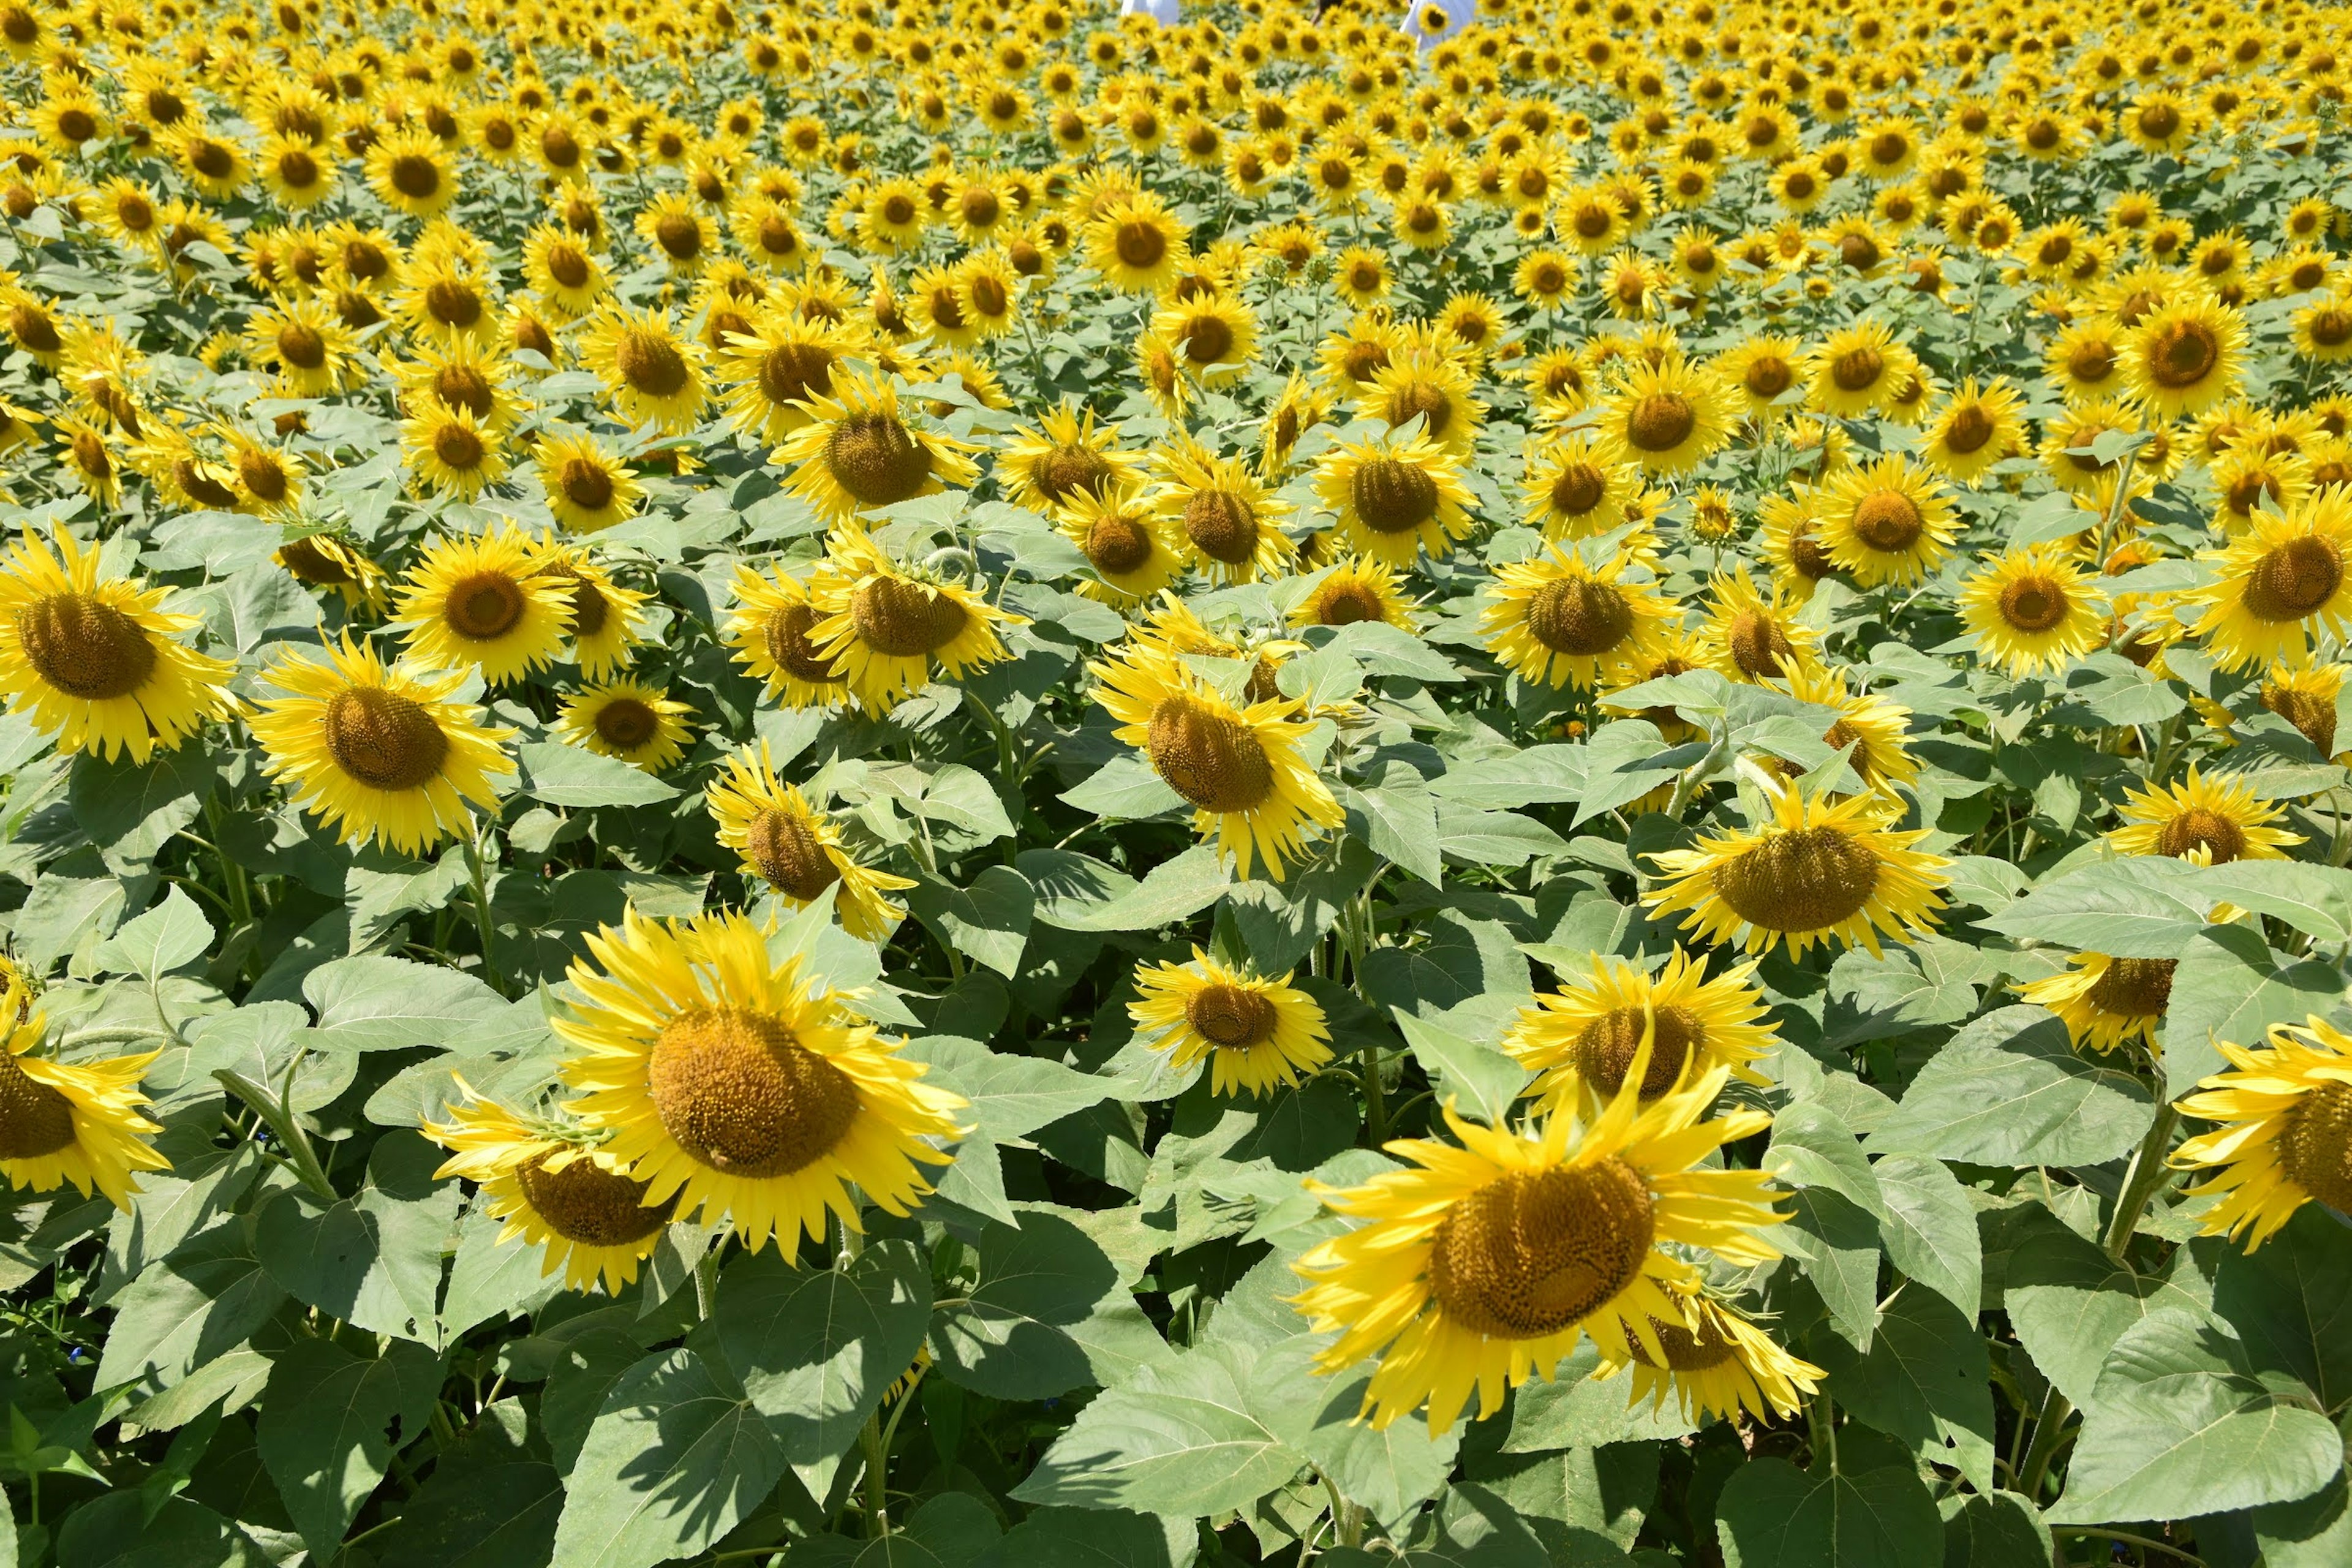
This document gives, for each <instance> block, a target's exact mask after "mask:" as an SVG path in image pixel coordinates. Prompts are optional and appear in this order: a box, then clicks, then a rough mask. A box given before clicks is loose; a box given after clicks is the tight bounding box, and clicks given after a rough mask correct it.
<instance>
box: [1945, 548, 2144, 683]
mask: <svg viewBox="0 0 2352 1568" xmlns="http://www.w3.org/2000/svg"><path fill="white" fill-rule="evenodd" d="M1959 609H1960V616H1961V618H1962V619H1964V620H1965V621H1967V623H1968V626H1969V630H1970V631H1972V632H1974V633H1975V634H1976V638H1977V648H1978V651H1979V654H1980V655H1981V656H1982V657H1983V658H1985V659H1986V661H1987V662H1989V663H1992V664H1996V665H1999V666H2000V668H2002V669H2003V670H2004V671H2006V672H2007V673H2008V674H2009V675H2010V676H2011V679H2023V678H2024V677H2026V676H2029V675H2034V674H2039V673H2048V674H2052V675H2055V674H2056V673H2057V672H2058V671H2060V670H2062V669H2063V668H2066V667H2067V666H2068V665H2070V664H2072V663H2074V660H2076V659H2078V658H2082V657H2083V656H2084V655H2085V654H2088V653H2090V652H2092V651H2093V650H2094V649H2095V648H2098V647H2102V646H2104V645H2105V642H2106V640H2107V616H2108V606H2107V596H2106V595H2105V594H2104V593H2102V592H2100V590H2099V587H2098V579H2097V578H2095V576H2093V575H2091V574H2089V573H2088V572H2087V571H2085V570H2084V563H2083V562H2082V561H2081V559H2080V558H2079V557H2077V556H2076V555H2075V554H2074V552H2073V551H2072V550H2070V549H2069V548H2068V547H2067V546H2066V544H2065V543H2064V542H2063V541H2057V540H2052V541H2048V542H2042V543H2039V544H2028V545H2021V546H2020V547H2019V548H2017V549H2014V550H2011V551H2007V552H2004V553H2002V554H2000V555H1988V556H1986V557H1985V567H1984V569H1983V570H1982V571H1980V572H1978V573H1976V574H1974V575H1972V576H1971V577H1969V580H1968V583H1967V584H1966V585H1965V586H1963V587H1962V588H1961V589H1960V595H1959Z"/></svg>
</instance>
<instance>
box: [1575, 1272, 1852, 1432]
mask: <svg viewBox="0 0 2352 1568" xmlns="http://www.w3.org/2000/svg"><path fill="white" fill-rule="evenodd" d="M1668 1299H1669V1300H1671V1301H1672V1302H1673V1303H1674V1304H1675V1309H1676V1310H1675V1312H1674V1313H1673V1315H1671V1316H1669V1317H1664V1318H1649V1319H1645V1320H1643V1321H1641V1322H1638V1323H1637V1322H1635V1321H1633V1320H1632V1319H1631V1318H1630V1317H1627V1318H1620V1319H1609V1320H1604V1321H1598V1322H1596V1323H1594V1324H1593V1343H1594V1344H1595V1345H1596V1346H1598V1347H1599V1349H1600V1352H1601V1370H1600V1371H1599V1372H1597V1373H1594V1375H1595V1376H1596V1377H1607V1376H1610V1375H1612V1374H1613V1373H1616V1372H1618V1371H1620V1370H1621V1369H1622V1368H1623V1367H1625V1366H1626V1365H1628V1364H1629V1363H1630V1364H1631V1365H1632V1367H1633V1389H1632V1392H1631V1393H1630V1394H1629V1395H1628V1402H1629V1405H1639V1404H1641V1403H1642V1402H1643V1400H1644V1399H1647V1400H1648V1401H1649V1402H1650V1406H1651V1408H1652V1409H1656V1408H1657V1407H1658V1406H1659V1405H1663V1404H1664V1402H1665V1399H1666V1396H1667V1395H1668V1394H1673V1395H1674V1397H1675V1401H1676V1403H1677V1404H1678V1405H1680V1406H1681V1408H1682V1412H1683V1418H1684V1419H1685V1420H1686V1421H1689V1422H1691V1423H1693V1424H1694V1425H1697V1424H1703V1423H1705V1422H1707V1421H1710V1420H1717V1419H1720V1420H1725V1421H1734V1422H1736V1421H1738V1418H1739V1413H1740V1412H1741V1411H1743V1410H1744V1411H1746V1412H1747V1413H1748V1415H1752V1416H1754V1417H1755V1418H1756V1419H1757V1420H1758V1421H1762V1422H1769V1421H1775V1420H1783V1421H1784V1420H1787V1419H1788V1418H1789V1417H1790V1416H1792V1415H1796V1414H1797V1412H1798V1410H1799V1409H1801V1407H1802V1405H1803V1401H1804V1396H1805V1395H1806V1394H1811V1393H1813V1392H1814V1391H1815V1390H1816V1389H1818V1388H1819V1387H1820V1386H1821V1384H1822V1379H1823V1378H1825V1377H1827V1376H1828V1375H1829V1374H1828V1373H1825V1372H1823V1371H1822V1369H1821V1368H1820V1367H1817V1366H1815V1365H1813V1364H1812V1363H1811V1362H1807V1361H1800V1360H1799V1359H1798V1358H1797V1357H1795V1356H1793V1355H1790V1353H1789V1352H1787V1351H1785V1350H1783V1349H1781V1348H1780V1345H1779V1344H1778V1343H1776V1342H1774V1340H1773V1338H1772V1336H1771V1335H1769V1334H1768V1333H1766V1332H1765V1331H1763V1330H1762V1329H1761V1328H1759V1327H1758V1326H1757V1325H1756V1324H1754V1323H1752V1322H1750V1321H1748V1319H1746V1318H1745V1317H1743V1316H1741V1315H1740V1314H1739V1312H1738V1311H1737V1310H1735V1309H1733V1308H1732V1307H1731V1306H1729V1305H1728V1304H1727V1303H1726V1302H1724V1301H1722V1300H1718V1299H1717V1297H1715V1296H1714V1295H1712V1294H1710V1293H1709V1292H1707V1291H1706V1289H1703V1288H1695V1289H1675V1290H1673V1291H1670V1292H1668ZM1628 1330H1630V1332H1628Z"/></svg>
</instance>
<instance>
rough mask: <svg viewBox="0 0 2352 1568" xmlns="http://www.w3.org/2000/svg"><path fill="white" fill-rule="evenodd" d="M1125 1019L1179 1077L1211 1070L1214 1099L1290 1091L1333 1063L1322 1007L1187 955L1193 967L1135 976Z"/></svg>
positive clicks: (1293, 990) (1154, 969) (1292, 990)
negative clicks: (1164, 1055)
mask: <svg viewBox="0 0 2352 1568" xmlns="http://www.w3.org/2000/svg"><path fill="white" fill-rule="evenodd" d="M1135 990H1136V999H1135V1000H1134V1001H1133V1002H1130V1003H1129V1004H1128V1008H1127V1012H1128V1016H1129V1017H1130V1018H1131V1019H1133V1020H1134V1022H1135V1026H1136V1028H1137V1031H1138V1032H1139V1033H1140V1034H1143V1035H1144V1036H1145V1037H1146V1042H1145V1043H1146V1044H1148V1045H1150V1047H1151V1048H1152V1049H1153V1050H1156V1051H1161V1052H1165V1053H1167V1054H1168V1056H1169V1057H1170V1058H1171V1061H1172V1062H1173V1064H1174V1066H1175V1067H1176V1068H1178V1069H1180V1070H1187V1071H1189V1070H1190V1069H1192V1068H1195V1067H1198V1066H1199V1065H1200V1064H1201V1062H1202V1060H1203V1059H1204V1058H1205V1059H1206V1060H1207V1061H1208V1063H1209V1088H1210V1090H1211V1092H1213V1093H1215V1094H1239V1093H1243V1092H1246V1093H1248V1094H1251V1095H1254V1096H1263V1095H1267V1094H1271V1093H1273V1092H1274V1091H1275V1090H1276V1089H1288V1088H1291V1087H1293V1086H1295V1085H1296V1084H1297V1082H1298V1080H1299V1079H1300V1078H1301V1077H1304V1076H1307V1075H1311V1074H1313V1073H1315V1072H1316V1071H1318V1069H1320V1068H1322V1066H1323V1064H1324V1063H1326V1062H1328V1061H1329V1060H1330V1059H1331V1045H1330V1040H1331V1031H1330V1029H1329V1028H1328V1026H1326V1025H1325V1023H1324V1019H1323V1007H1322V1005H1321V1004H1320V1003H1318V1002H1317V1001H1316V1000H1315V998H1313V997H1312V996H1309V995H1308V994H1307V993H1306V992H1304V991H1301V990H1299V989H1297V987H1296V986H1294V985H1292V984H1290V976H1289V975H1287V974H1285V975H1283V976H1282V977H1281V978H1280V979H1279V980H1269V979H1265V978H1264V977H1262V976H1259V975H1257V974H1254V973H1250V972H1248V971H1246V970H1240V969H1234V968H1231V967H1228V966H1227V965H1225V964H1223V963H1219V962H1218V961H1217V960H1215V959H1213V958H1211V957H1210V956H1209V955H1208V954H1207V953H1206V952H1202V950H1201V949H1200V948H1198V947H1195V948H1194V949H1193V950H1192V963H1159V964H1154V965H1152V966H1151V967H1150V968H1148V969H1138V970H1137V971H1136V975H1135Z"/></svg>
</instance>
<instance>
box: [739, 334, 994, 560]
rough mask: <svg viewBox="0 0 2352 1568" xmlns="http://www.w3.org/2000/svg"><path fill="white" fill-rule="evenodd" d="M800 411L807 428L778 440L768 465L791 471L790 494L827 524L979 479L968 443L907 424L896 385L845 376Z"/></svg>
mask: <svg viewBox="0 0 2352 1568" xmlns="http://www.w3.org/2000/svg"><path fill="white" fill-rule="evenodd" d="M807 407H808V410H809V415H810V418H809V423H807V424H805V425H803V426H801V427H800V428H799V429H797V430H795V431H793V433H792V434H791V435H790V436H787V437H785V438H784V441H783V444H782V446H780V447H777V448H776V451H775V455H774V458H773V459H772V460H773V461H774V462H776V463H777V464H779V465H782V466H789V467H790V468H792V470H793V477H792V489H793V493H794V494H796V495H799V496H801V497H803V499H805V500H807V501H808V502H809V504H810V505H811V506H814V508H815V509H816V510H817V512H818V514H819V515H821V516H822V517H824V519H825V520H826V521H830V522H835V523H839V522H844V521H847V520H849V519H851V518H854V517H856V515H857V513H858V512H860V511H862V510H866V509H867V508H869V507H880V506H890V505H893V504H895V503H897V502H898V501H902V500H914V499H915V498H916V497H917V496H927V495H936V494H938V493H939V492H940V490H941V489H945V488H946V487H948V486H950V485H954V486H957V487H959V488H961V487H963V486H968V485H970V484H971V483H972V481H973V480H974V479H976V478H977V477H978V474H979V470H978V469H977V468H975V467H974V466H973V464H972V462H971V458H968V457H967V456H965V454H966V453H967V452H968V451H969V450H970V449H971V447H970V444H969V443H968V442H963V441H959V440H956V439H954V438H953V437H948V436H943V435H940V434H939V433H938V432H936V431H931V430H924V429H920V428H918V427H917V426H914V425H912V424H910V423H908V420H907V418H906V416H905V415H904V413H903V412H902V410H901V407H900V404H899V400H898V387H897V385H896V384H894V383H892V382H890V381H888V380H886V379H884V378H883V377H881V376H879V375H876V374H867V373H866V372H862V371H847V372H844V373H843V374H840V375H837V376H835V378H834V384H833V388H832V390H831V391H830V392H828V393H826V394H824V395H822V396H812V397H810V398H809V399H808V400H807Z"/></svg>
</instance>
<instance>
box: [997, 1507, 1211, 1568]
mask: <svg viewBox="0 0 2352 1568" xmlns="http://www.w3.org/2000/svg"><path fill="white" fill-rule="evenodd" d="M1184 1522H1185V1524H1186V1526H1187V1533H1188V1534H1189V1533H1190V1530H1189V1527H1190V1524H1191V1521H1189V1520H1188V1521H1184ZM1188 1560H1189V1559H1188V1558H1186V1557H1179V1556H1178V1555H1177V1554H1176V1553H1175V1552H1173V1551H1171V1549H1170V1546H1169V1530H1168V1526H1167V1525H1166V1524H1165V1523H1163V1522H1162V1521H1160V1519H1159V1518H1158V1517H1156V1516H1154V1515H1152V1514H1148V1513H1138V1512H1135V1511H1134V1510H1129V1509H1107V1508H1034V1509H1031V1510H1029V1514H1028V1517H1027V1518H1025V1519H1024V1520H1023V1521H1021V1522H1020V1523H1019V1524H1016V1525H1014V1526H1013V1528H1012V1529H1011V1530H1009V1531H1006V1532H1005V1534H1004V1537H1003V1540H1001V1541H998V1542H995V1543H994V1544H992V1546H990V1548H989V1549H988V1551H987V1552H986V1553H985V1554H983V1555H982V1558H981V1559H980V1563H979V1568H1184V1564H1185V1563H1186V1562H1187V1561H1188Z"/></svg>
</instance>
